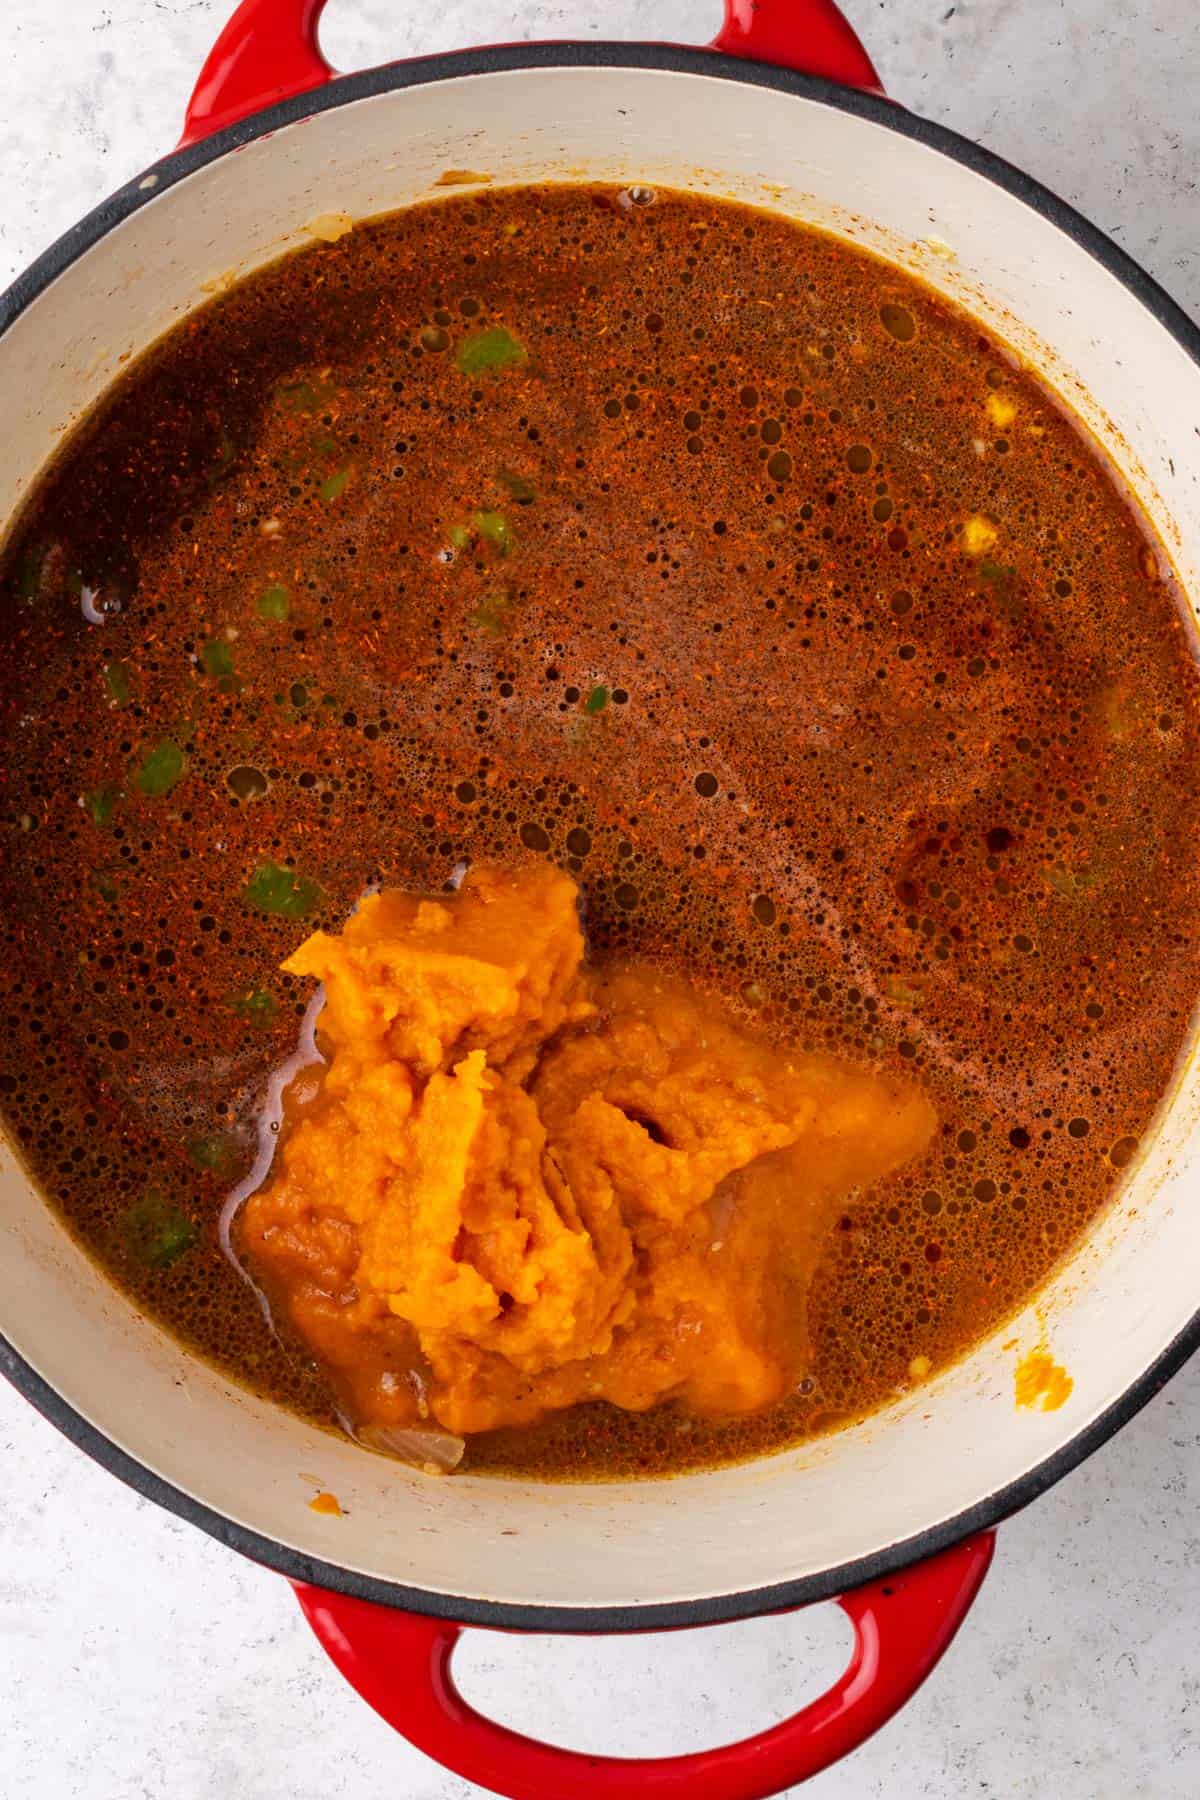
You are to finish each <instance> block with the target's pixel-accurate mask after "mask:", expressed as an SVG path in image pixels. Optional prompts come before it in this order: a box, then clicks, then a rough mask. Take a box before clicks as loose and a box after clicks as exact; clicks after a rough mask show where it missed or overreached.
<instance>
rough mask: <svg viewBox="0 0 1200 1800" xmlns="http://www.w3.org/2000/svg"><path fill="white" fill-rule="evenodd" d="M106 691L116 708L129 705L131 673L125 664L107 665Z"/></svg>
mask: <svg viewBox="0 0 1200 1800" xmlns="http://www.w3.org/2000/svg"><path fill="white" fill-rule="evenodd" d="M104 691H105V693H106V694H107V695H108V697H109V699H110V700H111V701H112V703H113V705H114V706H128V705H129V671H128V669H127V668H126V667H125V664H124V663H123V662H110V663H105V665H104Z"/></svg>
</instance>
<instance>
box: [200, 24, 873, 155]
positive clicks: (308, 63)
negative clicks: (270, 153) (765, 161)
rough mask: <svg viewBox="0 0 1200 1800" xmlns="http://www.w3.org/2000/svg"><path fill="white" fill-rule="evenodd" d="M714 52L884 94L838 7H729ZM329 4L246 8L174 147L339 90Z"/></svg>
mask: <svg viewBox="0 0 1200 1800" xmlns="http://www.w3.org/2000/svg"><path fill="white" fill-rule="evenodd" d="M724 6H725V23H724V24H723V25H722V27H721V29H720V31H719V32H718V34H717V36H716V37H715V38H714V39H713V41H712V44H711V46H710V48H711V49H713V50H721V51H723V52H724V53H725V54H726V55H727V56H742V57H748V58H750V59H751V60H753V61H756V62H765V63H774V64H776V65H777V66H778V67H779V68H784V69H796V70H798V71H799V72H800V73H802V74H805V75H821V76H824V77H825V79H826V80H828V81H837V82H840V83H841V84H842V85H843V86H845V87H858V88H868V89H870V90H872V91H873V92H875V93H879V92H881V91H882V90H881V89H880V86H879V77H878V75H877V74H876V73H875V70H874V68H873V67H872V65H871V59H870V57H869V56H868V55H867V53H866V51H865V50H864V49H863V47H862V45H861V44H860V43H859V41H858V39H857V37H856V36H855V34H854V32H853V31H852V30H851V28H850V26H849V25H848V24H847V22H846V20H845V19H844V18H843V17H842V14H841V13H840V12H839V11H838V9H837V7H836V6H835V5H834V3H833V0H724ZM324 10H325V0H241V5H240V6H239V7H238V9H237V11H236V12H235V13H234V15H233V17H232V18H231V19H230V21H229V23H228V25H226V27H225V29H224V31H222V33H221V35H220V37H219V38H218V39H217V41H216V43H215V44H214V45H213V47H212V49H211V51H210V52H209V54H208V59H207V61H206V62H205V64H204V67H203V68H202V69H201V71H200V77H199V79H198V81H197V82H196V85H195V87H194V89H193V90H192V97H191V99H190V100H189V101H188V108H187V113H186V114H185V117H184V123H183V135H182V137H181V138H180V140H179V143H178V145H177V148H178V149H180V150H182V149H184V148H185V147H186V146H187V145H188V144H196V143H199V142H200V140H201V138H206V137H208V136H209V134H210V133H211V132H214V131H221V130H223V129H224V128H225V127H226V126H228V125H236V124H237V123H238V122H239V121H240V120H241V119H246V118H249V117H250V115H251V114H252V113H256V112H261V111H262V109H263V108H264V107H267V106H274V105H275V104H276V103H277V102H278V101H280V100H289V99H291V97H292V96H293V95H294V94H304V93H307V92H308V91H309V90H310V89H311V88H318V87H323V86H324V85H325V83H326V82H327V81H332V80H333V78H334V73H335V71H334V70H333V69H332V68H331V67H330V65H329V63H327V62H326V60H325V58H324V56H323V55H322V54H321V44H320V39H319V38H318V35H317V27H318V25H319V23H320V18H321V14H322V12H324Z"/></svg>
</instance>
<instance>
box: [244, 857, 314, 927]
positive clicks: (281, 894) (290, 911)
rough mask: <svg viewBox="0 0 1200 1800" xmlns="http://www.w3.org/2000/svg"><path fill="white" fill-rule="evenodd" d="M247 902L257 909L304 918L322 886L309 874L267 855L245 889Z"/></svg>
mask: <svg viewBox="0 0 1200 1800" xmlns="http://www.w3.org/2000/svg"><path fill="white" fill-rule="evenodd" d="M243 898H244V899H245V901H246V904H247V906H253V907H254V908H256V910H257V911H258V912H264V913H276V914H278V916H279V917H280V918H282V919H303V918H304V917H305V915H306V914H307V913H310V912H311V911H312V909H313V907H314V906H316V905H317V903H318V901H319V900H320V898H321V890H320V888H319V887H318V886H317V884H316V882H315V881H312V880H310V879H309V877H308V876H307V875H298V874H297V873H296V871H295V869H286V868H284V866H283V865H282V863H277V862H272V861H270V859H269V858H264V860H263V861H262V862H260V863H259V864H258V865H257V867H256V868H255V871H254V873H253V875H251V877H250V879H249V881H248V882H247V883H246V886H245V889H244V890H243Z"/></svg>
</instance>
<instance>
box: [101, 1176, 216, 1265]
mask: <svg viewBox="0 0 1200 1800" xmlns="http://www.w3.org/2000/svg"><path fill="white" fill-rule="evenodd" d="M120 1225H121V1236H122V1237H123V1238H124V1240H125V1246H126V1249H127V1250H128V1251H129V1254H130V1255H131V1256H132V1257H133V1259H134V1261H135V1262H137V1263H140V1264H141V1266H142V1267H143V1268H145V1269H153V1270H156V1271H158V1270H162V1269H168V1268H170V1266H171V1264H172V1263H173V1262H177V1261H178V1260H179V1258H180V1257H181V1256H183V1255H184V1254H185V1253H186V1252H187V1251H188V1250H190V1249H191V1248H192V1246H193V1244H194V1243H195V1242H196V1240H197V1238H198V1237H199V1235H200V1229H199V1226H198V1225H197V1224H196V1222H195V1220H194V1219H189V1218H188V1216H187V1214H186V1213H185V1212H184V1211H183V1210H182V1209H181V1208H180V1207H178V1206H176V1205H175V1203H174V1202H173V1201H171V1200H168V1199H167V1197H166V1195H165V1194H160V1193H159V1192H158V1191H157V1189H155V1188H151V1189H150V1191H149V1192H148V1193H146V1194H143V1196H142V1198H141V1199H140V1200H135V1201H134V1203H133V1205H132V1206H129V1207H127V1208H126V1209H125V1211H124V1212H123V1213H122V1214H121V1221H120Z"/></svg>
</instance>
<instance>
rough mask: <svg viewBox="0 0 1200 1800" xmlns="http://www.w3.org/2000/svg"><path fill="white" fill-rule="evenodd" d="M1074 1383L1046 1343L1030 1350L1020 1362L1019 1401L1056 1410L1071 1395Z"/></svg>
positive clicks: (1020, 1403)
mask: <svg viewBox="0 0 1200 1800" xmlns="http://www.w3.org/2000/svg"><path fill="white" fill-rule="evenodd" d="M1074 1386H1075V1383H1074V1382H1073V1381H1072V1379H1071V1377H1070V1376H1069V1375H1068V1374H1067V1371H1066V1370H1065V1369H1064V1368H1063V1367H1062V1365H1061V1363H1056V1362H1055V1360H1054V1358H1053V1357H1052V1356H1051V1355H1050V1352H1049V1351H1048V1350H1046V1349H1045V1348H1044V1347H1039V1348H1038V1349H1036V1350H1031V1351H1030V1352H1029V1354H1028V1356H1025V1357H1022V1359H1021V1361H1020V1362H1019V1363H1018V1364H1017V1374H1016V1388H1017V1405H1018V1406H1034V1407H1037V1408H1038V1409H1039V1410H1040V1411H1041V1412H1057V1411H1058V1409H1059V1407H1060V1406H1061V1405H1062V1404H1063V1402H1064V1401H1065V1400H1069V1399H1070V1397H1071V1391H1072V1389H1073V1388H1074Z"/></svg>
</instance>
